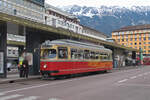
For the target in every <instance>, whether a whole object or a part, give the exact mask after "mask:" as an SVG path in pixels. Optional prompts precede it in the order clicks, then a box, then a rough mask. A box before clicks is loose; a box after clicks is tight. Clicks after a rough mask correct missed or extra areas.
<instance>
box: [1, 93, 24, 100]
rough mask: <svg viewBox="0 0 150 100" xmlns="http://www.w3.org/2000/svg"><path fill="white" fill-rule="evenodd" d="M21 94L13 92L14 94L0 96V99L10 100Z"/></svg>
mask: <svg viewBox="0 0 150 100" xmlns="http://www.w3.org/2000/svg"><path fill="white" fill-rule="evenodd" d="M21 96H23V95H19V94H15V95H9V96H3V97H0V100H10V99H13V98H17V97H21Z"/></svg>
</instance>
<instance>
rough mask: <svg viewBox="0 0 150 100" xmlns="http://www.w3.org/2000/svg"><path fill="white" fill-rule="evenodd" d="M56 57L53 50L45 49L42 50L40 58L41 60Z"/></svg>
mask: <svg viewBox="0 0 150 100" xmlns="http://www.w3.org/2000/svg"><path fill="white" fill-rule="evenodd" d="M55 57H56V50H55V49H47V50H44V52H43V55H42V58H43V59H53V58H55Z"/></svg>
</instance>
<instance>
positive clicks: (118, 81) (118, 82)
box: [118, 79, 128, 83]
mask: <svg viewBox="0 0 150 100" xmlns="http://www.w3.org/2000/svg"><path fill="white" fill-rule="evenodd" d="M127 80H128V79H124V80H121V81H118V83H123V82H126V81H127Z"/></svg>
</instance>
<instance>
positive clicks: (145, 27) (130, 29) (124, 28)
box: [113, 24, 150, 32]
mask: <svg viewBox="0 0 150 100" xmlns="http://www.w3.org/2000/svg"><path fill="white" fill-rule="evenodd" d="M144 29H150V24H144V25H136V26H126V27H122V28H120V29H118V30H115V31H113V32H123V31H133V30H144Z"/></svg>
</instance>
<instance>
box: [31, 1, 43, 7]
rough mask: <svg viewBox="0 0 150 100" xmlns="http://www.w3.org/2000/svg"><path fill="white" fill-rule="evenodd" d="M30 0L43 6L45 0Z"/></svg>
mask: <svg viewBox="0 0 150 100" xmlns="http://www.w3.org/2000/svg"><path fill="white" fill-rule="evenodd" d="M31 2H33V3H36V4H38V5H40V6H44V3H45V0H31Z"/></svg>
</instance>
